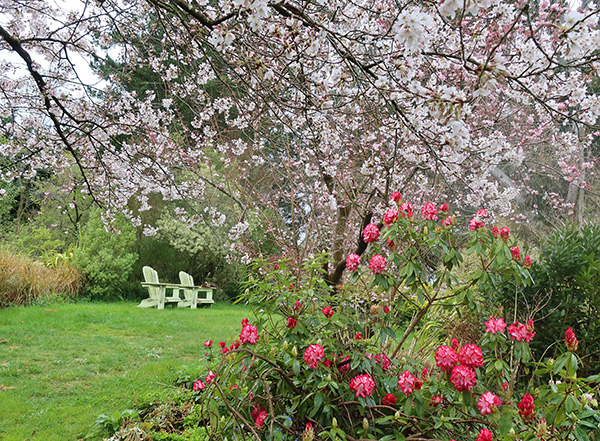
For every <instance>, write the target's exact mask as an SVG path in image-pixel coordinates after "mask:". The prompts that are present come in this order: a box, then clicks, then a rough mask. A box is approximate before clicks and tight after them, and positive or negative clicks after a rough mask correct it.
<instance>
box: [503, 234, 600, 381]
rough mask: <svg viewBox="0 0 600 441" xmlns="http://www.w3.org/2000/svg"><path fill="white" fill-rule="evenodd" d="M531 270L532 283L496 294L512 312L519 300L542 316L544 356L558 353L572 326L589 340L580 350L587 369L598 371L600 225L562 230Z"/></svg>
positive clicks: (535, 345) (539, 349)
mask: <svg viewBox="0 0 600 441" xmlns="http://www.w3.org/2000/svg"><path fill="white" fill-rule="evenodd" d="M530 271H531V276H532V279H533V280H534V283H532V284H531V285H530V286H526V287H523V286H520V287H515V285H514V284H512V283H506V284H503V285H499V286H498V287H497V288H498V289H496V290H495V291H492V292H496V293H497V298H498V300H499V301H500V302H502V304H503V305H504V308H505V309H506V310H507V312H509V311H512V310H514V305H515V302H516V305H517V307H518V310H519V312H521V313H523V312H524V311H529V315H530V316H531V317H535V318H536V319H537V325H536V332H537V335H536V339H535V340H534V342H532V345H531V347H532V349H533V351H534V353H535V354H536V355H537V356H538V357H541V356H542V355H546V356H551V355H554V354H555V353H557V352H558V351H559V350H558V348H555V347H554V346H553V343H554V342H555V341H556V337H557V336H559V335H561V334H562V333H564V332H565V329H566V328H567V327H569V326H570V327H572V328H573V330H574V331H575V333H576V334H577V335H578V336H580V337H581V340H582V341H583V342H584V343H582V344H581V345H580V347H579V354H580V355H581V356H582V358H583V359H584V360H585V363H586V366H587V369H586V370H585V372H589V373H591V372H598V369H599V368H600V314H599V311H598V305H599V304H600V225H594V224H587V225H584V226H582V227H581V228H576V227H575V226H573V225H571V226H567V227H565V228H563V229H561V230H559V231H557V232H556V233H555V234H554V235H552V236H551V237H549V238H548V239H547V240H546V241H545V243H544V244H543V245H542V247H541V249H540V252H539V260H538V261H536V262H535V263H534V265H533V266H532V268H531V270H530ZM517 288H518V289H517ZM515 293H517V294H515ZM515 296H516V298H515ZM548 349H549V352H546V351H548Z"/></svg>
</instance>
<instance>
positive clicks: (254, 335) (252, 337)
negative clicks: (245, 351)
mask: <svg viewBox="0 0 600 441" xmlns="http://www.w3.org/2000/svg"><path fill="white" fill-rule="evenodd" d="M240 340H241V341H242V343H250V344H253V345H255V344H256V343H257V342H258V330H257V329H256V326H254V325H246V326H244V327H243V328H242V332H240Z"/></svg>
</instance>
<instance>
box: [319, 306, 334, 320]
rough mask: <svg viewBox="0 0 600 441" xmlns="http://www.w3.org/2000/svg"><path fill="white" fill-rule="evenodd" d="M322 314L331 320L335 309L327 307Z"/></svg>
mask: <svg viewBox="0 0 600 441" xmlns="http://www.w3.org/2000/svg"><path fill="white" fill-rule="evenodd" d="M321 312H322V313H323V314H324V315H325V317H327V318H331V317H333V309H331V306H326V307H325V308H323V309H322V310H321Z"/></svg>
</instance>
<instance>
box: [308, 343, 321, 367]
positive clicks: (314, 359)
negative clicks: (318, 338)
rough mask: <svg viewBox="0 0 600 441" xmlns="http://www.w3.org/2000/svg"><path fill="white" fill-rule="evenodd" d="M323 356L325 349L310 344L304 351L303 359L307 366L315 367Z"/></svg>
mask: <svg viewBox="0 0 600 441" xmlns="http://www.w3.org/2000/svg"><path fill="white" fill-rule="evenodd" d="M323 357H325V349H324V348H323V346H321V345H317V344H312V345H309V346H308V348H306V350H305V351H304V361H305V362H306V363H307V364H308V367H309V368H313V369H316V368H317V363H318V362H319V361H320V360H321V359H322V358H323Z"/></svg>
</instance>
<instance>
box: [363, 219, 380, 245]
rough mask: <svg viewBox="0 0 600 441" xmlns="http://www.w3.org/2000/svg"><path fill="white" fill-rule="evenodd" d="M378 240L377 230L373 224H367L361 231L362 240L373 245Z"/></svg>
mask: <svg viewBox="0 0 600 441" xmlns="http://www.w3.org/2000/svg"><path fill="white" fill-rule="evenodd" d="M378 238H379V228H377V225H375V224H369V225H367V226H366V227H365V229H364V230H363V239H364V240H365V242H367V243H373V242H375V241H376V240H377V239H378Z"/></svg>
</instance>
